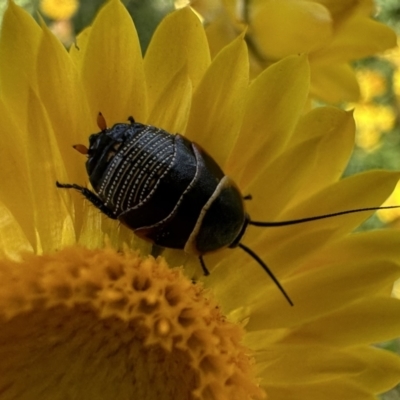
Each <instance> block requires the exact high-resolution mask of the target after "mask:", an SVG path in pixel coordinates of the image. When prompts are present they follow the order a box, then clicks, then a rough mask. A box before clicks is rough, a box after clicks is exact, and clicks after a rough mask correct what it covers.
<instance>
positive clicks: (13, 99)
mask: <svg viewBox="0 0 400 400" xmlns="http://www.w3.org/2000/svg"><path fill="white" fill-rule="evenodd" d="M0 59H1V60H3V62H1V63H0V87H1V102H0V109H1V111H2V113H1V115H2V118H1V119H0V132H1V133H2V135H3V138H4V140H3V145H2V146H1V148H0V151H1V154H0V164H1V167H0V173H1V182H2V185H1V186H0V200H1V203H0V207H1V223H0V244H1V246H0V249H1V254H2V256H3V257H2V260H1V262H0V274H1V280H0V281H1V282H2V283H1V285H0V323H1V325H2V327H1V329H0V332H1V333H0V338H1V339H0V351H1V353H2V354H3V355H4V356H3V357H1V359H0V372H1V373H0V382H1V384H0V387H2V388H4V392H3V393H5V396H8V398H22V399H29V400H31V399H35V398H40V399H54V398H57V397H60V394H62V395H63V396H64V395H65V396H66V397H71V398H72V397H73V398H98V399H111V398H115V397H118V398H122V399H124V398H126V399H128V398H143V399H153V398H165V399H168V398H171V399H181V398H182V399H188V398H189V399H191V398H200V399H218V400H219V399H240V400H242V399H246V398H248V399H258V398H263V397H264V395H265V392H266V393H267V394H268V397H269V398H270V399H298V398H302V397H311V398H313V397H315V398H319V399H331V398H344V399H345V398H349V399H357V398H359V399H364V398H365V399H370V398H373V395H374V394H376V393H380V392H382V391H384V390H386V389H388V388H390V387H391V386H393V385H394V384H395V383H397V382H398V376H399V371H400V362H399V360H398V358H397V357H396V356H394V355H392V354H390V353H388V352H385V351H383V350H378V349H375V348H373V347H370V343H373V342H377V341H380V340H385V339H388V338H391V337H393V336H395V335H398V333H399V331H400V325H399V320H398V318H396V315H398V312H399V311H400V304H399V301H398V300H396V299H392V298H390V291H391V286H392V284H393V282H394V280H395V279H397V278H398V277H399V275H400V268H399V262H400V260H399V254H398V248H399V244H400V243H399V238H397V237H396V236H395V235H393V233H391V232H384V231H382V232H370V233H359V234H350V232H351V231H352V230H353V229H354V228H355V227H357V225H358V224H359V223H360V222H361V221H362V220H363V219H364V218H365V217H366V216H367V215H368V213H366V214H367V215H365V214H364V215H362V214H354V215H349V216H343V217H341V218H337V219H330V220H327V221H315V222H314V223H310V224H306V225H303V226H291V227H284V228H276V229H263V228H257V227H251V228H249V229H248V232H246V235H245V236H244V238H243V243H245V244H247V245H248V246H250V247H251V248H252V249H253V250H254V251H256V252H257V254H258V255H259V256H260V257H261V258H262V259H263V260H265V261H266V262H267V263H268V265H269V266H270V267H271V269H272V270H273V271H274V273H275V274H276V275H277V277H278V278H279V279H280V281H281V283H282V285H283V286H284V288H285V289H286V291H287V292H288V293H289V295H290V297H291V299H292V300H293V302H294V304H295V306H294V307H290V305H289V304H288V303H287V302H286V300H285V299H284V297H283V296H282V295H281V293H280V292H279V291H278V290H277V288H276V287H275V286H274V285H273V284H272V283H271V282H270V280H269V279H268V277H267V276H266V274H265V272H264V271H263V270H262V269H261V268H260V266H259V265H258V264H257V263H256V262H255V261H254V260H252V259H251V258H249V257H248V255H247V254H245V253H243V252H241V251H240V249H225V250H221V251H219V252H216V253H215V254H211V255H209V256H206V262H207V265H208V266H209V269H210V270H211V275H210V276H209V277H207V278H201V279H202V281H203V285H204V286H205V287H206V290H203V289H202V288H201V287H199V286H198V285H195V284H193V283H192V282H191V281H190V280H187V279H185V278H184V276H183V273H182V271H181V270H180V269H172V270H169V269H168V268H167V266H166V264H165V261H164V260H163V259H162V258H159V259H157V260H154V259H153V258H151V257H149V258H141V257H140V256H139V255H138V254H137V253H136V252H135V251H137V250H140V251H141V253H142V255H146V254H148V253H149V252H150V245H149V244H148V243H146V242H143V241H141V240H140V239H138V238H137V237H136V236H135V235H133V234H132V232H130V231H129V230H127V229H126V228H124V227H123V226H118V224H117V223H115V221H111V220H109V219H107V218H105V217H104V216H103V215H101V214H100V213H99V212H98V211H97V210H96V209H94V207H92V206H91V205H90V204H87V203H85V202H84V201H83V199H82V197H81V196H79V195H78V194H77V193H71V192H69V191H65V190H59V189H57V188H56V186H55V182H56V180H59V181H61V182H75V183H79V184H81V185H84V184H85V183H86V182H87V179H88V178H87V174H86V172H85V169H84V157H83V156H82V155H81V154H79V153H78V152H76V151H74V150H73V149H72V148H71V145H72V144H76V143H85V144H86V143H87V140H88V136H89V134H90V133H93V132H97V131H98V130H99V128H98V127H97V126H96V116H97V114H98V112H99V111H101V112H102V113H103V115H104V117H105V119H106V121H107V123H108V125H109V126H111V125H112V124H114V123H116V122H124V121H126V119H127V117H128V116H129V115H133V116H134V118H135V119H136V120H137V121H140V122H143V123H146V124H152V125H155V126H159V127H162V128H163V129H165V130H167V131H169V132H172V133H175V132H180V133H181V134H184V135H185V136H186V137H187V138H188V139H190V140H194V141H196V142H197V143H199V144H200V145H201V146H203V147H204V148H207V150H208V151H209V152H210V153H211V154H212V156H213V157H214V158H215V160H216V161H217V162H218V163H219V164H220V165H221V167H222V168H223V169H224V171H225V172H226V173H227V174H229V175H230V176H231V177H232V178H233V179H234V180H235V181H236V182H237V184H238V185H239V187H240V188H241V190H242V193H243V194H244V195H246V194H251V196H252V200H249V201H247V202H246V205H247V208H248V212H249V214H250V215H251V216H252V218H254V219H257V220H269V221H272V220H279V219H280V220H282V219H293V218H298V217H304V216H312V215H315V214H322V213H328V212H335V211H341V210H343V209H349V208H357V207H367V206H371V205H379V204H381V203H382V202H383V201H384V199H385V198H386V197H387V196H388V195H389V193H390V192H391V190H392V189H393V187H394V186H395V184H396V182H397V180H398V177H399V174H397V173H388V172H384V171H374V172H368V173H364V174H361V175H357V176H354V177H352V178H348V179H345V180H343V181H339V178H340V176H341V174H342V172H343V169H344V168H345V165H346V162H347V159H348V157H349V154H350V152H351V150H352V146H353V142H354V122H353V119H352V115H351V113H347V112H344V111H340V110H337V109H334V108H331V107H323V108H319V109H315V110H313V111H311V112H309V113H307V114H305V115H303V110H304V106H305V103H306V101H307V98H308V94H309V64H308V60H307V57H305V56H292V57H289V58H285V59H284V60H282V61H280V62H277V63H275V64H273V65H272V66H271V67H270V68H268V69H266V70H265V71H264V72H262V73H261V74H259V76H258V77H257V78H256V79H255V80H254V81H252V82H251V83H249V72H248V70H249V68H248V55H247V47H246V44H245V41H244V38H243V36H239V37H238V38H236V39H235V40H234V41H233V42H232V43H231V44H230V45H229V46H227V47H225V48H223V49H222V50H221V52H220V53H219V54H218V55H217V56H216V57H215V58H214V59H213V61H212V62H211V61H210V53H209V48H208V43H207V39H206V35H205V32H204V29H203V27H202V25H201V23H200V21H199V20H198V18H197V17H196V16H195V15H194V14H193V13H192V11H191V10H190V9H183V10H180V11H178V12H176V13H173V14H171V15H170V16H168V17H167V18H166V19H165V20H164V21H163V22H162V23H161V24H160V26H159V28H158V30H157V31H156V33H155V35H154V37H153V39H152V42H151V44H150V47H149V49H148V51H147V53H146V56H145V58H144V60H143V59H142V56H141V51H140V48H139V44H138V40H137V36H136V31H135V28H134V25H133V23H132V20H131V18H130V17H129V15H128V13H127V12H126V10H125V9H124V7H123V6H122V4H121V3H120V2H119V1H118V0H112V1H110V2H108V3H107V5H106V6H105V7H104V8H103V9H102V10H101V11H100V13H99V14H98V16H97V17H96V20H95V21H94V23H93V25H92V26H91V27H90V28H88V29H87V30H86V31H84V32H83V33H82V34H81V35H80V37H79V38H78V42H77V45H76V46H72V47H71V49H70V51H69V52H67V51H66V50H65V49H64V48H63V46H62V45H61V44H60V43H59V42H58V41H57V40H56V39H55V38H54V36H53V35H52V34H51V33H50V32H49V30H48V29H47V28H46V27H45V26H38V25H37V24H36V23H35V22H34V21H33V20H32V19H31V17H29V16H28V15H26V14H25V13H24V12H23V11H21V10H20V9H19V8H18V7H16V6H15V5H14V4H13V3H10V6H9V9H8V11H7V12H6V14H5V17H4V22H3V26H2V32H1V39H0ZM371 187H372V188H374V190H370V188H371ZM105 241H106V243H107V246H104V242H105ZM128 248H129V249H130V250H128ZM116 250H117V251H119V252H120V253H122V254H119V253H117V252H116ZM164 256H165V259H166V260H167V262H168V263H169V264H170V265H172V266H174V265H179V264H180V263H183V264H184V270H185V273H186V274H188V275H193V274H197V275H199V270H200V268H199V266H198V265H197V260H196V259H195V258H194V257H193V258H190V257H187V256H182V253H177V252H176V251H172V250H169V251H165V253H164ZM10 259H14V260H13V261H10ZM15 260H16V261H15ZM183 261H184V262H183ZM214 299H215V300H214ZM216 302H218V305H217V303H216ZM234 323H235V324H236V325H235V324H234ZM238 325H239V326H241V327H239V326H238ZM244 346H246V347H244ZM382 371H384V373H383V372H382ZM255 373H256V378H255V377H254V376H255ZM371 376H373V377H374V379H371Z"/></svg>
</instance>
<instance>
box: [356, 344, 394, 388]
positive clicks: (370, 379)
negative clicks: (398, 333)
mask: <svg viewBox="0 0 400 400" xmlns="http://www.w3.org/2000/svg"><path fill="white" fill-rule="evenodd" d="M350 351H352V352H353V353H354V354H355V355H356V356H358V357H362V359H363V360H365V361H366V363H367V368H365V369H364V371H362V373H361V374H359V375H357V376H356V379H357V381H358V382H359V383H360V384H362V385H363V386H364V387H367V388H368V389H369V390H370V391H371V392H372V393H383V392H386V391H388V390H390V389H392V388H393V386H395V385H396V384H397V383H398V381H399V376H400V358H399V356H398V355H397V354H395V353H393V352H390V351H385V350H382V349H377V348H374V347H370V346H363V347H356V348H354V349H351V350H350Z"/></svg>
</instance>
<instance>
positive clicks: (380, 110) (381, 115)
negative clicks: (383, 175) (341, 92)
mask: <svg viewBox="0 0 400 400" xmlns="http://www.w3.org/2000/svg"><path fill="white" fill-rule="evenodd" d="M354 107H355V112H354V118H355V119H356V122H357V135H356V144H357V146H359V147H361V148H362V149H363V150H365V151H374V150H376V149H377V147H379V145H380V143H381V136H382V135H383V134H384V133H385V132H389V131H390V130H392V129H393V127H394V124H395V119H396V117H395V115H394V113H393V110H392V107H390V106H385V105H379V104H373V103H369V104H356V105H354ZM396 204H397V203H396Z"/></svg>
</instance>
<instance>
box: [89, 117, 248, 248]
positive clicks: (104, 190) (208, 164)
mask: <svg viewBox="0 0 400 400" xmlns="http://www.w3.org/2000/svg"><path fill="white" fill-rule="evenodd" d="M88 156H89V158H88V161H87V163H86V168H87V172H88V174H89V179H90V183H91V184H92V186H93V189H94V190H95V192H96V193H97V196H98V198H99V199H100V200H101V201H102V204H103V209H102V211H105V208H107V210H106V211H107V212H106V213H107V215H109V216H110V217H112V218H117V219H118V220H120V221H121V222H122V223H123V224H124V225H126V226H127V227H128V228H130V229H132V230H133V231H134V232H135V233H136V234H137V235H138V236H140V237H142V238H143V239H145V240H149V241H151V242H152V243H154V244H156V245H158V246H162V247H169V248H174V249H182V250H185V251H186V252H187V253H191V254H195V255H202V254H206V253H208V252H210V251H214V250H218V249H220V248H222V247H226V246H230V245H234V244H235V241H236V242H238V240H237V239H238V238H239V235H240V234H241V232H243V230H244V227H245V225H246V221H247V218H246V214H245V212H244V206H243V200H242V196H241V194H240V192H239V190H238V188H237V187H236V185H235V184H234V183H233V181H232V180H231V179H230V178H228V177H227V176H225V174H224V173H223V172H222V170H221V169H220V167H219V166H218V165H217V163H216V162H215V161H214V160H213V159H212V158H211V157H210V156H209V155H208V154H207V153H206V152H205V151H204V150H203V149H201V148H200V147H199V146H198V145H197V144H196V143H193V142H190V141H189V140H187V139H185V138H184V137H183V136H181V135H179V134H177V135H171V134H169V133H168V132H166V131H164V130H162V129H159V128H155V127H153V126H149V125H143V124H139V123H136V122H132V123H131V124H116V125H114V126H113V127H112V128H110V129H106V130H104V131H102V132H100V133H98V134H94V135H91V136H90V146H89V150H88Z"/></svg>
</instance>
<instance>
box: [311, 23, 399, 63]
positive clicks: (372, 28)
mask: <svg viewBox="0 0 400 400" xmlns="http://www.w3.org/2000/svg"><path fill="white" fill-rule="evenodd" d="M396 44H397V38H396V34H395V32H394V31H393V30H392V29H390V28H389V27H388V26H386V25H383V24H381V23H379V22H377V21H373V20H372V19H369V18H365V17H362V16H356V17H354V18H351V19H349V20H348V21H346V22H345V23H344V24H342V25H341V26H340V28H339V29H338V30H337V31H336V32H335V36H334V39H333V40H332V42H331V43H330V45H329V46H327V47H325V48H323V49H321V50H319V51H317V52H315V53H314V54H313V55H312V56H311V57H310V60H312V61H314V62H316V63H318V62H322V60H323V63H324V64H325V65H328V64H340V63H343V62H346V61H348V60H356V59H358V58H363V57H367V56H370V55H373V54H375V53H380V52H382V51H384V50H387V49H390V48H392V47H395V46H396Z"/></svg>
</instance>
